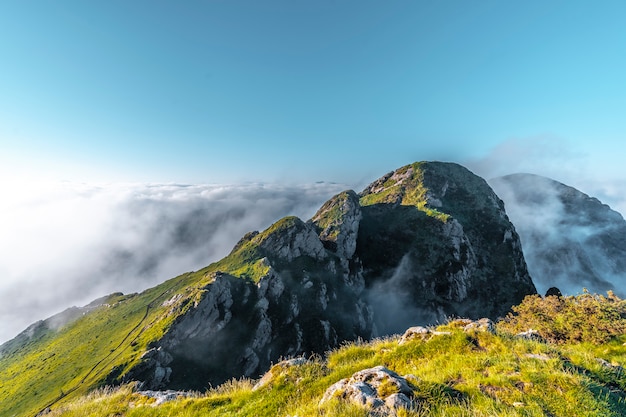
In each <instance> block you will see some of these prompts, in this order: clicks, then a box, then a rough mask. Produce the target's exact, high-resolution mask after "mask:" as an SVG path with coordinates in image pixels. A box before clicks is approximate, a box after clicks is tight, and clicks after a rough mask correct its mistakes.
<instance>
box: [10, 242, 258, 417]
mask: <svg viewBox="0 0 626 417" xmlns="http://www.w3.org/2000/svg"><path fill="white" fill-rule="evenodd" d="M263 236H264V234H261V236H259V237H263ZM260 258H261V254H260V252H259V249H258V245H257V244H255V243H254V242H246V243H245V244H243V245H242V246H241V247H239V248H238V249H237V250H236V251H234V252H233V253H231V254H230V255H229V256H228V257H226V258H224V259H223V260H221V261H220V262H217V263H214V264H212V265H210V266H208V267H206V268H204V269H202V270H200V271H197V272H193V273H188V274H184V275H181V276H179V277H177V278H173V279H171V280H169V281H166V282H165V283H163V284H161V285H158V286H156V287H154V288H151V289H149V290H146V291H144V292H142V293H140V294H134V295H127V296H115V297H113V298H112V299H110V300H109V301H108V304H107V305H103V306H101V307H99V308H97V309H95V310H93V311H91V312H90V313H88V314H85V315H84V316H83V317H81V318H79V319H78V320H76V321H74V322H72V323H71V324H69V325H66V326H65V327H62V328H60V329H59V330H58V331H53V330H48V331H40V332H38V333H37V335H36V337H34V338H32V339H30V340H28V342H27V343H23V344H21V345H19V344H18V346H17V348H13V349H11V351H9V352H8V353H6V354H5V355H4V356H3V357H1V358H0V370H1V371H0V416H2V417H4V416H19V417H22V416H25V417H27V416H34V415H35V414H37V413H38V412H39V411H40V410H42V409H44V408H45V407H47V406H48V405H51V404H54V405H58V404H63V403H65V402H67V401H68V400H72V399H75V398H78V397H79V396H81V395H84V394H86V393H87V392H89V391H90V390H92V389H94V388H95V387H98V386H101V385H103V384H105V383H106V382H107V381H106V377H107V375H109V374H110V372H111V370H113V369H117V370H118V371H119V373H123V372H124V371H127V370H128V369H129V368H130V367H131V366H132V365H134V364H136V363H137V362H138V361H139V358H140V356H141V354H142V353H143V352H145V351H146V349H147V348H148V346H149V344H150V343H151V342H153V341H155V340H158V339H159V338H160V337H161V336H162V335H163V334H164V332H165V331H166V330H167V328H168V327H169V325H170V324H171V323H172V321H173V320H174V319H175V317H176V316H178V315H180V314H182V313H184V311H185V310H186V309H187V308H189V306H190V305H191V304H192V303H193V302H194V301H195V299H196V297H198V296H200V294H201V292H202V289H201V288H202V287H203V286H205V285H206V284H208V283H209V282H210V280H211V277H212V275H211V272H213V271H222V272H227V273H231V274H233V275H235V276H241V277H243V278H251V279H258V278H259V277H260V276H261V275H263V274H264V273H265V272H266V271H267V266H266V265H265V263H263V262H262V261H259V259H260ZM176 294H181V295H182V297H179V298H177V299H176V301H175V302H174V303H173V304H170V305H163V304H164V302H166V301H167V300H170V299H172V298H173V297H174V296H175V295H176Z"/></svg>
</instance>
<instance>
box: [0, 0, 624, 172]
mask: <svg viewBox="0 0 626 417" xmlns="http://www.w3.org/2000/svg"><path fill="white" fill-rule="evenodd" d="M624 22H626V2H623V1H602V2H592V1H573V0H568V1H543V0H541V1H534V0H531V1H516V2H513V1H500V0H498V1H490V0H484V1H482V0H481V1H478V0H477V1H468V0H462V1H452V0H449V1H431V0H406V1H379V0H376V1H369V0H358V1H356V0H355V1H351V0H333V1H330V0H319V1H304V0H288V1H287V0H285V1H270V0H267V1H259V0H252V1H237V0H229V1H225V0H221V1H217V0H216V1H209V0H206V1H191V0H190V1H185V2H174V1H154V0H150V1H98V2H96V1H93V2H85V1H70V0H59V1H48V0H46V1H43V0H41V1H28V2H25V1H21V0H17V1H13V0H5V1H2V2H0V165H1V167H0V173H3V174H4V175H5V177H6V176H7V175H14V176H43V177H46V178H58V179H67V180H72V181H90V180H98V181H179V182H187V183H203V182H223V181H228V182H233V181H281V180H292V181H318V180H323V181H339V182H344V183H350V182H357V181H362V180H373V179H375V178H376V177H378V176H379V175H380V174H382V173H384V172H387V171H390V170H392V169H394V168H396V167H398V166H401V165H404V164H406V163H409V162H412V161H415V160H431V159H441V160H450V161H457V162H464V161H468V160H481V159H483V158H489V157H490V155H491V157H493V155H494V152H495V155H497V152H498V150H502V149H503V147H504V148H506V147H507V146H509V145H510V144H511V143H516V144H518V145H520V146H521V147H524V146H525V145H524V144H527V146H529V147H534V146H535V145H534V144H535V143H536V141H544V142H545V141H548V142H550V141H552V140H554V141H556V142H558V143H559V144H560V145H559V146H562V149H564V150H566V151H567V152H569V153H571V154H573V155H579V156H580V155H582V156H583V157H584V159H585V161H586V164H587V165H588V166H590V167H592V168H597V169H601V170H602V171H603V172H605V173H606V174H607V175H610V176H612V177H620V176H622V174H621V173H622V171H621V170H622V165H623V162H622V161H623V158H624V156H625V155H626V153H625V152H624V151H625V146H626V145H624V143H625V141H624V139H625V138H626V117H625V114H626V112H625V109H626V76H625V74H626V25H625V24H624ZM556 142H555V143H556ZM558 152H559V151H558V150H557V151H556V153H558ZM513 154H515V151H514V152H513ZM509 157H512V158H513V159H514V158H515V155H512V156H511V155H509Z"/></svg>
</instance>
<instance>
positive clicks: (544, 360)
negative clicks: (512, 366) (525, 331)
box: [524, 353, 551, 362]
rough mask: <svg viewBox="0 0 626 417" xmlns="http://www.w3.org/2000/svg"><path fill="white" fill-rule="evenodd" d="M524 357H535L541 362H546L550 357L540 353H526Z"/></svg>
mask: <svg viewBox="0 0 626 417" xmlns="http://www.w3.org/2000/svg"><path fill="white" fill-rule="evenodd" d="M524 357H526V358H530V359H537V360H538V361H542V362H547V361H549V360H550V359H551V358H550V357H549V356H548V355H542V354H540V353H526V354H525V355H524Z"/></svg>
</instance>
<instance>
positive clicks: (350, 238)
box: [311, 190, 362, 267]
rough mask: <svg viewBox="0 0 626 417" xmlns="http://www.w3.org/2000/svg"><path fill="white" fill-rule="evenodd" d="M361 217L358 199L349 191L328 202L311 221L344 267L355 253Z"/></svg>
mask: <svg viewBox="0 0 626 417" xmlns="http://www.w3.org/2000/svg"><path fill="white" fill-rule="evenodd" d="M361 217H362V214H361V206H360V204H359V197H358V196H357V194H356V193H355V192H354V191H352V190H349V191H345V192H343V193H341V194H338V195H336V196H334V197H333V198H331V199H330V200H328V201H327V202H326V203H325V204H324V205H323V206H322V207H321V208H320V209H319V210H318V212H317V213H316V214H315V216H313V218H312V219H311V222H312V223H313V224H314V225H315V226H317V227H318V228H319V229H320V232H319V236H320V239H321V240H322V242H324V244H325V246H326V247H327V248H329V249H331V250H332V251H333V252H335V253H336V254H337V256H338V257H339V258H340V259H342V260H343V261H344V262H345V267H347V262H348V261H349V260H350V259H352V257H353V256H354V252H355V251H356V242H357V235H358V231H359V223H360V221H361Z"/></svg>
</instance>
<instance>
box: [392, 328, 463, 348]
mask: <svg viewBox="0 0 626 417" xmlns="http://www.w3.org/2000/svg"><path fill="white" fill-rule="evenodd" d="M450 334H452V333H450V332H445V331H444V332H440V331H436V330H432V329H429V328H427V327H423V326H415V327H409V328H408V329H407V330H406V331H405V332H404V334H403V335H402V337H400V341H399V342H398V343H399V344H401V345H403V344H405V343H407V342H409V341H411V340H415V339H420V340H426V339H427V338H428V336H449V335H450Z"/></svg>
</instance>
